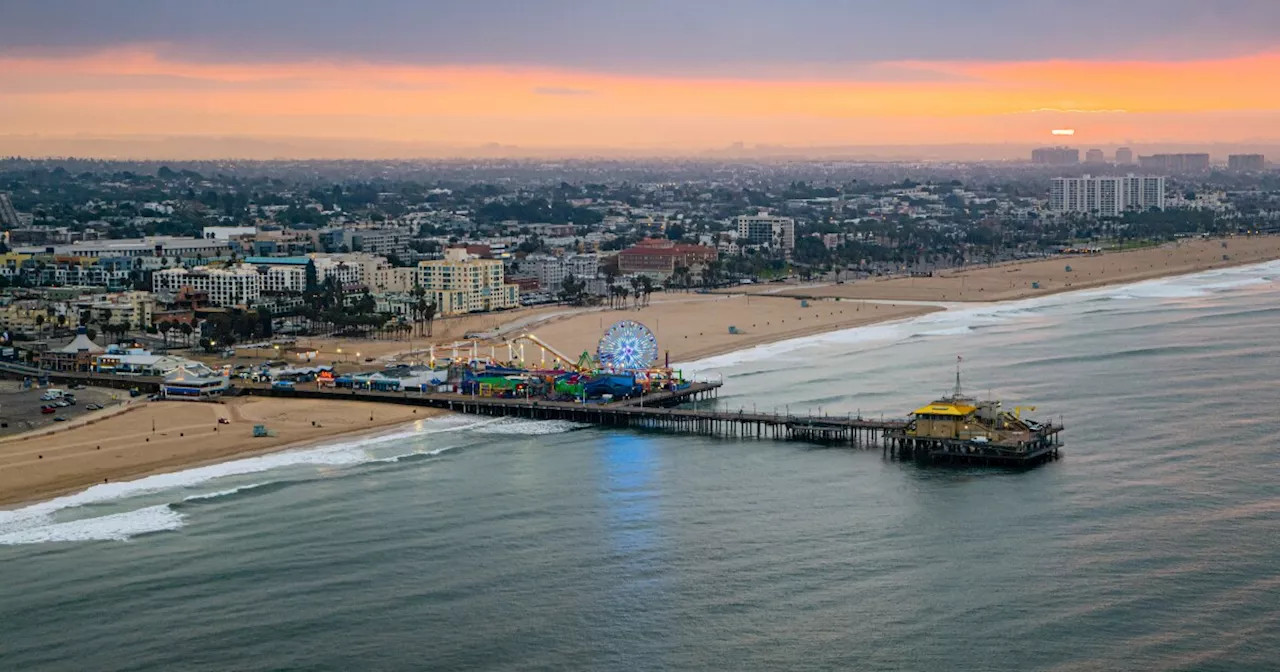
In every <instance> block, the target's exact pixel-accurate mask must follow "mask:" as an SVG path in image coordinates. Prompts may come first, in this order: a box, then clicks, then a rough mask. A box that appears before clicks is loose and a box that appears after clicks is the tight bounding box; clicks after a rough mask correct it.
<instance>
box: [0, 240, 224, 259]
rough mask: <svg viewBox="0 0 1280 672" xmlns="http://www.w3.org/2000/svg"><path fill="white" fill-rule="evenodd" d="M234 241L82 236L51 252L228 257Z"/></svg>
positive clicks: (30, 251)
mask: <svg viewBox="0 0 1280 672" xmlns="http://www.w3.org/2000/svg"><path fill="white" fill-rule="evenodd" d="M233 245H235V243H233V242H231V241H227V240H216V239H211V240H206V239H204V238H180V237H177V236H149V237H147V238H126V239H118V240H85V241H80V242H75V243H71V244H70V245H55V246H53V252H54V254H58V255H63V256H69V257H195V256H202V257H204V258H206V259H216V258H218V257H229V256H231V252H232V250H233V249H239V248H238V247H235V248H233V247H232V246H233ZM16 251H17V252H21V253H23V254H39V253H42V252H47V251H48V250H47V248H46V247H45V246H35V247H24V248H19V249H18V250H16Z"/></svg>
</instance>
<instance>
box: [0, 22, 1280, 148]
mask: <svg viewBox="0 0 1280 672" xmlns="http://www.w3.org/2000/svg"><path fill="white" fill-rule="evenodd" d="M0 16H2V17H3V20H0V134H3V135H18V134H40V135H49V136H66V135H77V134H82V135H86V136H141V135H148V136H150V135H178V136H183V135H194V136H247V137H267V138H279V137H307V138H317V139H335V140H336V139H369V140H380V141H413V142H425V143H440V144H443V145H466V144H484V143H502V144H512V145H521V146H527V147H623V148H667V149H671V150H697V149H702V148H712V147H723V146H726V145H728V144H729V143H732V142H735V141H743V142H746V143H748V144H756V143H768V144H786V145H792V146H821V145H871V144H874V145H881V144H924V143H951V142H957V143H1001V142H1012V143H1032V142H1044V143H1049V142H1051V141H1052V138H1051V136H1050V135H1049V131H1050V130H1051V129H1053V128H1075V129H1076V130H1077V134H1076V136H1075V138H1074V143H1075V144H1090V143H1095V144H1104V143H1114V142H1138V143H1141V142H1187V143H1195V142H1209V141H1227V142H1241V141H1251V140H1275V139H1276V138H1280V86H1278V85H1277V83H1278V82H1280V2H1277V1H1276V0H1218V1H1216V2H1204V1H1203V0H1194V1H1193V0H1128V1H1127V2H1103V1H1100V0H1075V1H1074V2H1041V1H1040V0H984V1H983V2H981V3H963V2H955V1H954V0H949V1H945V2H944V1H941V0H895V1H893V2H880V1H875V2H871V1H857V0H849V1H844V2H838V1H836V0H825V1H824V0H791V1H789V2H773V1H769V2H766V1H764V0H703V1H698V0H689V1H687V2H676V1H675V0H649V1H647V2H628V3H621V2H584V1H574V0H543V1H538V0H524V1H519V0H467V1H458V0H363V1H361V2H330V3H317V2H311V1H309V0H252V1H250V0H181V1H169V0H111V1H104V0H41V1H39V2H36V1H34V0H0Z"/></svg>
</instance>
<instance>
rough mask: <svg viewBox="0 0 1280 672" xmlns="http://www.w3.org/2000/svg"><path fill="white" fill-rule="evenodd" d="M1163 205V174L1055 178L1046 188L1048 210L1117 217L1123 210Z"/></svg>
mask: <svg viewBox="0 0 1280 672" xmlns="http://www.w3.org/2000/svg"><path fill="white" fill-rule="evenodd" d="M1164 207H1165V192H1164V178H1163V177H1139V176H1134V175H1129V176H1126V177H1092V176H1089V175H1085V176H1084V177H1057V178H1054V179H1053V182H1052V183H1051V184H1050V187H1049V210H1051V211H1053V212H1060V213H1065V212H1079V213H1087V214H1092V215H1097V216H1099V217H1119V216H1120V215H1121V214H1123V213H1125V212H1126V211H1131V210H1149V209H1151V208H1157V209H1160V210H1163V209H1164Z"/></svg>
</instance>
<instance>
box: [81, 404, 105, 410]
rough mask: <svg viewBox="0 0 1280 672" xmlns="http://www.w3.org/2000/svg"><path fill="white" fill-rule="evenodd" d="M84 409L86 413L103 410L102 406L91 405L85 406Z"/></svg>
mask: <svg viewBox="0 0 1280 672" xmlns="http://www.w3.org/2000/svg"><path fill="white" fill-rule="evenodd" d="M84 409H85V410H86V411H100V410H102V406H100V405H98V404H89V405H88V406H85V407H84Z"/></svg>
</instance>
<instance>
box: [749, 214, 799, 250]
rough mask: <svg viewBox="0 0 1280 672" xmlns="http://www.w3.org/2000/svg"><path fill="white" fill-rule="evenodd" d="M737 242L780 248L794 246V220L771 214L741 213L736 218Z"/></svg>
mask: <svg viewBox="0 0 1280 672" xmlns="http://www.w3.org/2000/svg"><path fill="white" fill-rule="evenodd" d="M737 224H738V242H739V243H743V242H749V243H751V244H753V245H771V246H773V247H776V248H779V249H782V250H794V249H795V248H796V220H794V219H792V218H790V217H775V216H773V215H741V216H739V217H738V219H737Z"/></svg>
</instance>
